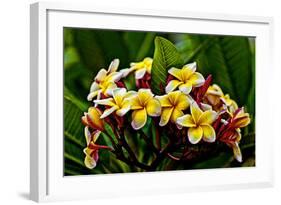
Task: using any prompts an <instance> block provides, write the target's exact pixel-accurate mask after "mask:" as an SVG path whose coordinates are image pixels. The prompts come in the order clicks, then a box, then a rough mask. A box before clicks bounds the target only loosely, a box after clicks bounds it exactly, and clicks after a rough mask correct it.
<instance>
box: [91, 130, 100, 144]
mask: <svg viewBox="0 0 281 205" xmlns="http://www.w3.org/2000/svg"><path fill="white" fill-rule="evenodd" d="M100 134H101V131H99V130H96V131H94V133H93V139H92V141H93V142H96V141H97V140H98V138H99V136H100Z"/></svg>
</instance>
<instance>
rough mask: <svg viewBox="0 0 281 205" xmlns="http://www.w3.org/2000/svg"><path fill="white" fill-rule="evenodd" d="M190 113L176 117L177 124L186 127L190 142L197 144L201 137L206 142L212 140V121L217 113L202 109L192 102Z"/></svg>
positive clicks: (214, 136)
mask: <svg viewBox="0 0 281 205" xmlns="http://www.w3.org/2000/svg"><path fill="white" fill-rule="evenodd" d="M190 111H191V115H190V114H187V115H184V116H182V117H179V118H178V119H177V124H179V125H180V126H183V127H188V128H189V129H188V132H187V135H188V139H189V141H190V143H192V144H197V143H198V142H199V141H200V140H201V139H202V138H203V140H204V141H206V142H214V141H215V140H216V133H215V130H214V128H213V127H212V123H213V122H214V121H215V120H216V118H217V113H216V112H215V111H212V110H207V111H204V112H203V111H202V110H201V109H200V108H199V107H198V105H197V104H196V103H195V102H194V103H192V104H191V106H190Z"/></svg>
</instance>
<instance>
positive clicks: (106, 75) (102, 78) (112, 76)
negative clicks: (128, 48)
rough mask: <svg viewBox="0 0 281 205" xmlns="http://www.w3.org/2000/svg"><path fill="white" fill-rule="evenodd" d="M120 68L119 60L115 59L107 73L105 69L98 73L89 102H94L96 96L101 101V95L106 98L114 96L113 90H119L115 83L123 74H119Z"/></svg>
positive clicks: (91, 89)
mask: <svg viewBox="0 0 281 205" xmlns="http://www.w3.org/2000/svg"><path fill="white" fill-rule="evenodd" d="M118 66H119V59H114V60H113V61H112V62H111V64H110V65H109V67H108V70H107V71H106V70H105V69H101V70H100V71H99V72H98V74H97V75H96V77H95V80H94V82H93V83H92V85H91V88H90V93H89V95H88V97H87V99H88V100H89V101H92V100H93V98H95V97H96V96H97V98H98V99H100V95H101V93H103V94H104V95H105V96H110V95H112V90H113V89H115V88H117V85H116V84H115V82H117V81H119V80H120V79H121V77H122V73H120V72H117V68H118Z"/></svg>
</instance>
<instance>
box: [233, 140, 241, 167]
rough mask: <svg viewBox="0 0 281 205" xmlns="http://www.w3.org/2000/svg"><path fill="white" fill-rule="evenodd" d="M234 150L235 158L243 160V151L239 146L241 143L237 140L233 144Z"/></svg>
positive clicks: (239, 160)
mask: <svg viewBox="0 0 281 205" xmlns="http://www.w3.org/2000/svg"><path fill="white" fill-rule="evenodd" d="M232 150H233V154H234V157H235V159H236V160H237V161H238V162H240V163H241V162H242V153H241V150H240V148H239V145H238V143H237V142H235V143H234V144H233V145H232Z"/></svg>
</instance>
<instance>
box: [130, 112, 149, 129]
mask: <svg viewBox="0 0 281 205" xmlns="http://www.w3.org/2000/svg"><path fill="white" fill-rule="evenodd" d="M146 120H147V113H146V110H145V109H140V110H134V111H133V113H132V123H131V125H132V127H133V128H134V129H135V130H139V129H141V128H142V127H143V126H144V125H145V124H146Z"/></svg>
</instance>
